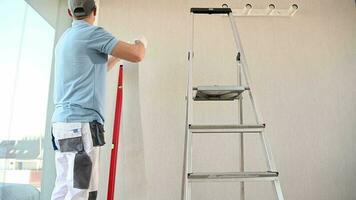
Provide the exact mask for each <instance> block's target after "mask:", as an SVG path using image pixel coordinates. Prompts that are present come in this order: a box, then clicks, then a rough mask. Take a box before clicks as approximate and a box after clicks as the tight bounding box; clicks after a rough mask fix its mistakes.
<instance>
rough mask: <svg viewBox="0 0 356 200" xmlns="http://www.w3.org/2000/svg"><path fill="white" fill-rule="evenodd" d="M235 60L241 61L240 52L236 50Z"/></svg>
mask: <svg viewBox="0 0 356 200" xmlns="http://www.w3.org/2000/svg"><path fill="white" fill-rule="evenodd" d="M236 60H237V61H241V54H240V52H237V55H236Z"/></svg>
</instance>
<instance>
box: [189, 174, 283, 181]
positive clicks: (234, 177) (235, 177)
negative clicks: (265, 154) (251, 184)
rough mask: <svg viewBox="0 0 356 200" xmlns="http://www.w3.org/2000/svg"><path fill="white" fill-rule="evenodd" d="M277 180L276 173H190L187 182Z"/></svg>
mask: <svg viewBox="0 0 356 200" xmlns="http://www.w3.org/2000/svg"><path fill="white" fill-rule="evenodd" d="M276 179H278V172H270V171H267V172H222V173H215V172H212V173H209V172H207V173H201V172H197V173H190V174H188V180H189V181H190V182H204V181H205V182H211V181H221V182H229V181H231V182H238V181H240V182H242V181H273V180H276Z"/></svg>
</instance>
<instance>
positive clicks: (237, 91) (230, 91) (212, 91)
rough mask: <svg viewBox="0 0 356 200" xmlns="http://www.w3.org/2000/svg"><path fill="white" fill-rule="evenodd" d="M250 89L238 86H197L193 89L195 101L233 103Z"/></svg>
mask: <svg viewBox="0 0 356 200" xmlns="http://www.w3.org/2000/svg"><path fill="white" fill-rule="evenodd" d="M248 89H249V88H248V87H244V86H236V85H220V86H219V85H213V86H197V87H194V88H193V91H194V94H193V99H194V101H233V100H235V99H238V98H239V96H240V95H241V94H242V93H243V92H244V91H245V90H248Z"/></svg>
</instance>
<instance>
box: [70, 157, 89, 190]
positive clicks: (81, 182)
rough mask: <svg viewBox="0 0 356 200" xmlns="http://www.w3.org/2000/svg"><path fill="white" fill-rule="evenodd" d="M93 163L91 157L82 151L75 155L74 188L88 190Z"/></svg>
mask: <svg viewBox="0 0 356 200" xmlns="http://www.w3.org/2000/svg"><path fill="white" fill-rule="evenodd" d="M92 168H93V163H92V161H91V159H90V157H89V155H88V154H87V153H86V152H84V151H82V152H78V153H76V154H75V158H74V169H73V170H74V171H73V187H74V188H77V189H88V188H89V184H90V178H91V173H92Z"/></svg>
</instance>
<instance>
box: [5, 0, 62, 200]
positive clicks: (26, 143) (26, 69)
mask: <svg viewBox="0 0 356 200" xmlns="http://www.w3.org/2000/svg"><path fill="white" fill-rule="evenodd" d="M0 7H1V8H4V9H2V11H1V12H0V18H1V19H2V22H1V26H0V44H1V45H0V57H1V59H0V69H1V73H0V91H1V98H0V105H1V107H2V112H1V114H0V127H1V130H0V199H2V198H1V197H2V195H4V194H6V193H7V192H8V191H6V188H8V187H9V186H11V187H16V189H15V190H14V188H12V191H17V193H19V192H20V191H21V189H22V188H23V191H26V193H25V195H27V196H29V195H31V194H30V193H29V191H33V197H32V198H31V199H37V198H38V196H39V192H40V190H41V188H40V185H41V177H42V158H43V147H42V143H43V137H44V132H45V126H46V124H45V123H46V110H47V101H48V93H49V83H50V72H51V63H52V52H53V44H54V34H55V30H54V29H53V27H51V26H50V25H49V24H48V23H47V22H46V20H45V19H43V18H42V17H41V16H40V15H39V14H38V13H37V12H36V11H35V10H34V9H33V8H32V7H30V6H29V5H28V4H27V3H26V2H25V1H23V0H11V1H0ZM9 191H10V190H9ZM6 195H7V196H8V195H9V194H6ZM13 195H20V194H13ZM14 197H17V198H18V196H14ZM13 199H15V198H13Z"/></svg>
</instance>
